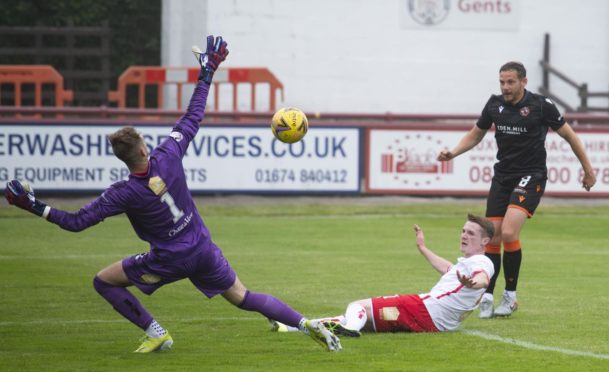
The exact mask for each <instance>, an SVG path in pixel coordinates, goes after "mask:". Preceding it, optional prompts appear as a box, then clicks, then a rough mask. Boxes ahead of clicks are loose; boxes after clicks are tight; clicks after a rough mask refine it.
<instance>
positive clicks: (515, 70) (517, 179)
mask: <svg viewBox="0 0 609 372" xmlns="http://www.w3.org/2000/svg"><path fill="white" fill-rule="evenodd" d="M526 84H527V75H526V70H525V68H524V66H523V65H522V63H519V62H508V63H506V64H504V65H503V66H501V68H500V69H499V85H500V88H501V95H492V96H491V98H490V99H489V100H488V102H487V103H486V105H485V106H484V109H483V110H482V114H481V115H480V118H479V119H478V122H477V123H476V125H475V126H474V127H473V128H472V129H471V130H470V131H469V132H468V133H467V134H466V135H465V136H464V137H463V138H462V139H461V141H460V142H459V143H458V144H457V146H456V147H455V148H453V149H452V150H450V151H449V150H442V151H440V153H439V155H438V160H440V161H448V160H451V159H453V158H455V157H457V156H459V155H461V154H463V153H464V152H466V151H468V150H470V149H471V148H473V147H474V146H476V145H477V144H478V143H479V142H480V141H481V140H482V138H483V137H484V135H485V134H486V132H487V131H488V130H489V128H490V127H491V126H492V124H493V123H494V124H495V139H496V141H497V148H498V151H497V163H495V166H494V175H493V180H492V183H491V188H490V191H489V194H488V199H487V203H486V217H488V218H489V219H490V220H492V221H493V224H494V225H495V231H496V234H495V236H494V237H493V239H492V240H491V242H490V243H489V244H488V245H487V246H486V250H485V251H486V255H487V256H488V257H489V258H490V259H491V261H493V265H494V267H495V274H494V275H493V277H492V278H491V281H490V284H489V286H488V288H487V289H486V293H485V294H484V296H483V298H482V301H481V303H480V318H483V319H484V318H491V317H493V315H495V316H509V315H511V314H512V312H514V311H515V310H516V309H517V308H518V302H517V301H516V286H517V284H518V273H519V271H520V263H521V260H522V247H521V244H520V231H521V230H522V227H523V225H524V223H525V221H526V220H527V218H531V217H532V216H533V213H534V212H535V209H536V208H537V206H538V205H539V202H540V200H541V196H542V195H543V193H544V191H545V186H546V179H547V167H546V149H545V139H546V134H547V132H548V128H552V130H554V131H556V133H558V134H559V135H560V136H561V137H562V138H564V139H565V140H566V141H567V142H568V143H569V145H570V146H571V149H572V150H573V153H574V154H575V156H577V159H579V162H580V163H581V166H582V168H583V171H584V176H583V180H582V187H583V188H584V189H586V191H590V188H592V186H594V184H595V183H596V176H595V174H594V172H593V169H592V166H591V164H590V161H589V160H588V157H587V156H586V152H585V150H584V146H583V144H582V142H581V141H580V139H579V138H578V137H577V135H576V134H575V132H574V131H573V129H571V126H569V124H567V123H566V122H565V119H564V118H563V117H562V116H561V115H560V113H559V112H558V109H557V108H556V106H555V105H554V103H553V102H552V101H551V100H550V99H549V98H546V97H544V96H541V95H539V94H535V93H531V92H529V91H528V90H526V89H525V86H526ZM502 242H503V270H504V274H503V275H504V277H505V290H504V292H503V297H502V299H501V302H500V303H499V305H498V306H497V308H496V309H494V310H493V290H494V288H495V282H496V281H497V277H498V276H499V271H500V269H501V243H502Z"/></svg>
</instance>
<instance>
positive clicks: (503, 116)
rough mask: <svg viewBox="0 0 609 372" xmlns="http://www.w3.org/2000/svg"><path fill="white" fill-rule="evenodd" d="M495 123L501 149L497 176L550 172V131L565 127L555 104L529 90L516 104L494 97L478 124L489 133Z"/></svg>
mask: <svg viewBox="0 0 609 372" xmlns="http://www.w3.org/2000/svg"><path fill="white" fill-rule="evenodd" d="M493 123H495V140H496V141H497V149H498V150H497V163H495V174H505V175H518V174H532V173H543V174H544V175H545V174H546V173H547V167H546V149H545V140H546V134H547V133H548V128H552V129H553V130H558V129H559V128H560V127H562V126H563V125H564V124H565V119H564V118H563V117H562V116H561V115H560V113H559V112H558V109H557V108H556V105H555V104H554V102H552V101H551V100H550V99H549V98H546V97H544V96H542V95H539V94H535V93H531V92H529V91H527V90H525V91H524V97H523V98H522V99H521V100H520V102H518V103H517V104H515V105H511V104H509V103H506V102H505V101H504V99H503V96H501V95H492V96H491V98H489V100H488V102H487V103H486V105H485V106H484V109H483V110H482V114H481V115H480V118H479V119H478V122H477V123H476V125H477V126H478V128H480V129H483V130H487V129H490V127H491V125H492V124H493Z"/></svg>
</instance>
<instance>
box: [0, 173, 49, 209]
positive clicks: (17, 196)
mask: <svg viewBox="0 0 609 372" xmlns="http://www.w3.org/2000/svg"><path fill="white" fill-rule="evenodd" d="M4 197H5V198H6V200H7V201H8V203H9V204H12V205H14V206H17V207H19V208H21V209H23V210H26V211H28V212H30V213H33V214H35V215H37V216H39V217H43V218H45V219H46V218H47V216H48V215H49V212H50V210H51V207H49V206H48V205H46V204H45V203H43V202H41V201H40V200H38V199H36V197H35V196H34V189H33V188H32V187H31V186H30V185H29V184H28V183H27V182H25V181H23V182H22V181H19V180H12V181H10V182H8V183H7V184H6V188H5V189H4Z"/></svg>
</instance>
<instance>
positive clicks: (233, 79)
mask: <svg viewBox="0 0 609 372" xmlns="http://www.w3.org/2000/svg"><path fill="white" fill-rule="evenodd" d="M198 76H199V68H186V67H154V66H131V67H129V68H127V70H125V71H124V72H123V73H122V74H121V76H120V77H119V79H118V90H116V91H111V92H108V101H110V102H116V103H117V104H118V107H119V108H126V107H127V89H128V87H129V86H135V87H137V92H138V95H137V106H135V107H137V108H140V109H143V108H146V102H145V99H146V97H145V96H146V87H147V86H150V85H153V86H154V85H156V89H157V92H156V100H157V102H156V105H155V107H156V108H163V103H164V95H163V87H164V86H166V85H175V86H176V87H177V108H178V109H180V108H181V103H182V85H184V84H194V83H195V82H196V81H197V78H198ZM244 83H248V84H251V94H250V97H251V111H255V108H256V85H257V84H268V85H269V87H270V92H269V96H270V97H269V106H270V107H269V110H270V111H275V108H276V99H275V94H276V91H277V90H280V91H281V99H282V100H283V84H282V83H281V82H280V81H279V80H278V79H277V78H276V77H275V75H273V73H272V72H270V71H269V70H268V69H267V68H234V67H231V68H220V69H218V71H216V73H215V75H214V80H213V83H212V84H213V85H214V111H218V107H219V86H220V85H225V84H232V86H233V111H237V106H238V102H237V85H238V84H244Z"/></svg>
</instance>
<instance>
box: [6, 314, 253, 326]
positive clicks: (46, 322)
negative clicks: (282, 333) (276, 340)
mask: <svg viewBox="0 0 609 372" xmlns="http://www.w3.org/2000/svg"><path fill="white" fill-rule="evenodd" d="M227 320H232V321H235V320H241V321H252V320H264V318H262V317H236V316H228V317H213V318H212V317H210V318H182V319H163V323H172V322H173V323H190V322H209V321H214V322H215V321H227ZM100 323H101V324H108V323H125V324H127V323H128V321H127V320H126V319H113V320H106V319H81V320H65V319H38V320H29V321H23V322H0V327H10V326H21V325H23V326H32V325H49V324H53V325H71V324H100Z"/></svg>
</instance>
